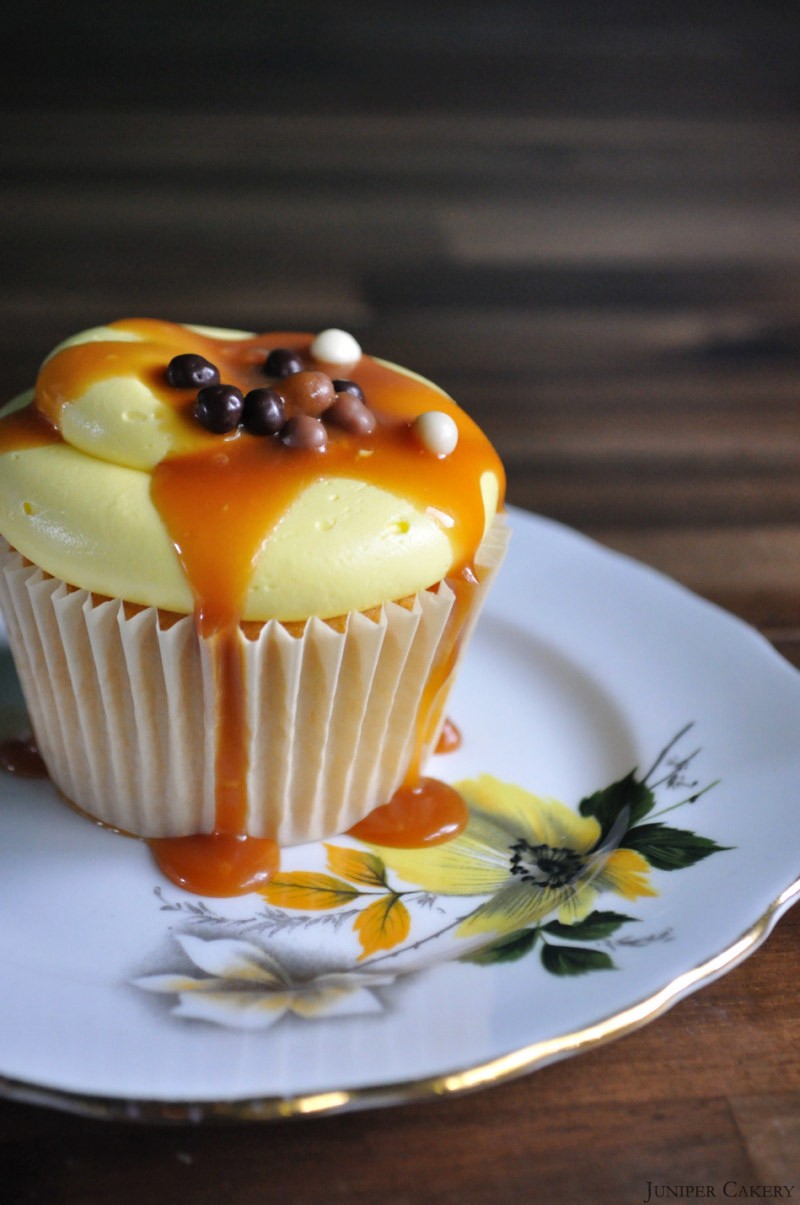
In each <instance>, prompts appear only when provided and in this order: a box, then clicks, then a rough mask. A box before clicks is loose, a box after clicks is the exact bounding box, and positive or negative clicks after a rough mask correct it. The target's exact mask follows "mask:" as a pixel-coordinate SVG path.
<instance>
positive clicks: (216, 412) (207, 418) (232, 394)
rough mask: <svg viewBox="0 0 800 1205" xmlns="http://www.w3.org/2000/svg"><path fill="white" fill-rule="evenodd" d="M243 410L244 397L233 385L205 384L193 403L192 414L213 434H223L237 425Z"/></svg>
mask: <svg viewBox="0 0 800 1205" xmlns="http://www.w3.org/2000/svg"><path fill="white" fill-rule="evenodd" d="M243 410H244V397H243V396H242V393H241V390H239V389H237V388H236V386H235V385H207V386H206V387H205V389H201V390H200V392H199V393H198V395H197V398H196V400H195V403H194V416H195V418H196V419H197V421H198V422H199V423H202V425H203V426H204V427H205V428H206V429H207V430H208V431H213V432H214V434H215V435H224V434H225V433H226V432H227V431H232V430H233V429H234V427H238V426H239V423H240V422H241V418H242V411H243Z"/></svg>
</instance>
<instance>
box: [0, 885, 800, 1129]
mask: <svg viewBox="0 0 800 1205" xmlns="http://www.w3.org/2000/svg"><path fill="white" fill-rule="evenodd" d="M798 899H800V878H798V879H796V880H795V881H794V882H793V883H792V884H791V885H790V886H789V887H787V888H786V889H785V890H784V891H782V892H781V894H780V895H779V896H778V898H777V899H776V900H774V901H773V903H772V904H771V905H770V906H769V908H767V910H766V911H765V912H764V913H763V914H762V915H761V916H760V917H759V918H758V920H756V921H755V922H754V923H753V924H752V925H751V926H750V927H749V928H748V929H746V930H745V932H744V933H742V935H741V936H740V937H738V938H737V939H736V940H735V941H734V942H732V944H731V945H729V946H727V947H726V948H725V949H724V950H722V951H721V952H720V953H719V954H715V955H713V956H712V957H711V958H708V959H707V960H706V961H705V962H702V963H700V964H699V965H697V966H695V967H692V968H691V970H688V971H684V972H683V973H682V974H680V975H678V976H676V978H675V979H673V980H671V982H670V983H668V984H666V985H665V986H664V987H662V988H659V990H658V991H656V992H653V993H652V995H650V996H647V997H646V998H645V999H644V1000H639V1001H638V1002H637V1003H635V1004H632V1005H629V1006H628V1007H627V1008H624V1009H622V1010H621V1011H620V1012H618V1013H615V1014H614V1015H613V1016H611V1017H606V1018H604V1019H603V1020H601V1021H596V1022H595V1023H594V1024H592V1025H587V1026H586V1027H585V1028H583V1029H578V1030H575V1031H574V1032H572V1033H566V1034H560V1035H559V1036H558V1037H554V1038H544V1039H542V1040H541V1041H538V1042H533V1043H531V1044H530V1045H528V1046H522V1047H520V1048H519V1049H518V1050H513V1051H511V1052H510V1053H509V1054H504V1055H500V1056H498V1057H497V1058H493V1059H489V1060H488V1061H487V1062H483V1063H475V1064H473V1065H472V1066H469V1067H463V1068H461V1069H460V1070H458V1071H450V1072H447V1073H445V1074H440V1075H433V1076H426V1077H422V1078H420V1079H414V1080H405V1081H399V1082H395V1083H386V1084H372V1085H370V1086H368V1087H362V1088H346V1089H341V1090H339V1091H329V1092H311V1093H307V1094H304V1095H299V1096H267V1097H248V1098H243V1099H238V1100H201V1101H181V1100H176V1101H167V1100H128V1099H125V1098H123V1097H119V1098H117V1097H113V1096H92V1095H85V1094H83V1093H80V1092H70V1091H68V1090H66V1089H62V1088H55V1087H50V1086H48V1085H47V1084H34V1083H29V1082H27V1081H25V1080H16V1079H9V1078H7V1077H5V1076H1V1075H0V1096H2V1097H5V1098H6V1099H8V1100H13V1101H18V1102H20V1103H22V1104H34V1105H47V1106H50V1107H52V1108H58V1109H61V1110H62V1111H64V1112H69V1113H77V1114H79V1115H80V1116H83V1117H94V1118H97V1119H99V1120H104V1121H130V1122H139V1123H146V1124H154V1123H160V1124H179V1125H183V1124H187V1123H188V1124H198V1123H210V1122H215V1121H218V1122H226V1121H284V1120H288V1119H289V1118H297V1117H319V1116H326V1115H329V1114H333V1113H344V1112H354V1111H356V1110H359V1109H369V1108H380V1107H384V1106H388V1105H399V1104H409V1103H411V1102H414V1101H427V1100H434V1099H437V1098H438V1099H442V1098H446V1097H449V1096H458V1095H461V1094H463V1093H466V1092H474V1091H477V1090H478V1089H479V1088H488V1087H491V1086H492V1085H495V1084H502V1083H505V1082H507V1081H508V1080H512V1079H516V1078H517V1077H519V1076H521V1075H524V1074H526V1073H527V1072H530V1071H534V1070H535V1069H536V1068H538V1067H543V1066H545V1065H546V1064H547V1063H553V1062H556V1061H557V1060H558V1059H562V1058H568V1057H569V1056H570V1055H575V1054H581V1053H583V1051H585V1050H591V1049H593V1048H594V1047H595V1046H600V1045H603V1044H604V1043H606V1042H610V1041H612V1040H613V1039H615V1038H621V1037H624V1036H625V1035H626V1034H628V1033H632V1032H633V1031H634V1030H636V1029H640V1028H642V1026H644V1025H646V1024H648V1023H649V1022H650V1021H653V1020H655V1019H656V1018H657V1017H660V1016H661V1015H662V1014H663V1013H665V1012H666V1011H667V1009H669V1008H671V1007H672V1005H673V1004H677V1002H678V1001H679V1000H681V999H682V998H683V997H684V996H687V995H688V994H689V993H690V992H692V991H694V990H696V989H697V988H700V987H702V986H704V985H705V984H707V983H711V982H712V981H713V980H714V979H717V978H719V977H720V976H721V975H724V974H726V973H727V972H728V971H731V970H733V968H734V967H736V966H738V964H739V963H741V962H743V961H744V959H745V958H747V957H748V955H750V954H752V953H753V952H754V951H755V950H756V949H757V948H758V947H759V946H760V945H761V944H762V943H763V942H764V941H765V940H766V938H767V937H768V936H769V934H770V932H771V930H772V928H773V927H774V925H775V924H776V923H777V921H778V920H779V919H780V917H781V916H782V915H783V913H784V912H785V911H786V910H788V908H789V907H790V906H791V905H792V904H795V903H797V902H798Z"/></svg>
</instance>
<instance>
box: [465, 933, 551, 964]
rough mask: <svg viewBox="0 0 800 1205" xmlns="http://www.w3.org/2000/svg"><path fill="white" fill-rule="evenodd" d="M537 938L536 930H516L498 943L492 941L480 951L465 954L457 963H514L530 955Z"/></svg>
mask: <svg viewBox="0 0 800 1205" xmlns="http://www.w3.org/2000/svg"><path fill="white" fill-rule="evenodd" d="M538 936H539V930H538V929H518V930H517V931H516V933H509V935H508V936H507V937H503V938H501V940H500V941H494V942H492V943H491V945H488V946H482V947H481V948H480V950H475V951H473V953H471V954H465V955H464V956H463V958H459V960H458V961H459V962H473V963H475V964H476V965H477V966H491V965H492V964H493V963H496V962H516V961H517V959H518V958H523V957H524V956H525V955H526V954H528V953H530V951H531V950H532V949H533V947H534V946H535V945H536V940H537V938H538Z"/></svg>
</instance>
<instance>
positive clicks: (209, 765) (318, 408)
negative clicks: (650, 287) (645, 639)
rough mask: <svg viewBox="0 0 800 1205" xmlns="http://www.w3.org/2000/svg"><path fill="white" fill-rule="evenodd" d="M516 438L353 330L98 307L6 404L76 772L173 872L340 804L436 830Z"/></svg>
mask: <svg viewBox="0 0 800 1205" xmlns="http://www.w3.org/2000/svg"><path fill="white" fill-rule="evenodd" d="M503 488H504V475H503V470H502V466H501V464H500V461H499V459H498V457H497V455H496V453H495V452H494V450H493V448H492V447H491V445H490V443H489V441H488V440H487V439H486V437H485V436H484V435H483V434H482V432H481V431H480V430H479V428H478V427H477V426H476V424H475V423H474V422H473V421H472V420H471V419H470V418H469V417H468V416H467V415H466V414H465V413H464V412H463V411H462V410H461V409H460V408H459V407H458V406H457V405H456V404H455V402H453V401H452V399H451V398H449V397H448V396H447V395H446V394H445V393H444V392H443V391H442V390H440V389H439V388H437V387H436V386H435V385H433V384H432V383H430V382H429V381H426V380H424V379H423V378H421V377H419V376H417V375H416V374H414V373H412V372H409V371H408V370H406V369H402V368H399V367H398V366H396V365H393V364H389V363H387V362H385V361H382V360H379V359H375V358H372V357H370V356H367V355H364V354H362V352H361V349H360V347H359V346H358V343H357V342H356V341H355V339H354V338H353V337H352V336H351V335H349V334H347V333H346V332H343V331H336V330H328V331H323V332H322V333H321V334H318V335H316V336H313V335H310V334H298V333H286V332H278V333H269V334H264V335H253V334H248V333H243V332H238V331H221V330H216V329H213V328H206V327H196V326H184V325H177V324H173V323H168V322H161V321H157V320H149V319H148V320H145V319H136V320H126V321H121V322H115V323H112V324H110V325H109V326H104V327H97V328H94V329H92V330H89V331H84V332H82V333H81V334H79V335H76V336H74V337H73V338H71V339H68V340H67V341H66V342H64V343H62V344H60V345H59V346H58V347H57V348H56V349H55V350H54V351H53V352H52V353H51V354H50V355H49V356H48V357H47V359H46V360H45V361H44V363H43V365H42V368H41V370H40V372H39V376H38V379H37V383H36V387H35V390H34V391H33V392H32V393H30V394H27V395H24V396H23V397H22V398H20V399H17V401H16V402H14V403H12V405H11V407H10V408H9V409H8V410H7V411H6V414H5V415H4V417H3V418H2V419H0V537H1V538H0V604H2V607H3V612H4V614H5V618H6V624H7V628H8V632H9V639H10V643H11V648H12V652H13V654H14V658H15V662H16V665H17V669H18V672H19V676H20V680H21V683H22V687H23V690H24V692H25V697H26V702H27V705H28V709H29V713H30V718H31V723H32V726H33V729H34V733H35V737H36V742H37V745H38V748H39V750H40V752H41V756H42V758H43V760H44V763H45V765H46V767H47V771H48V773H49V775H50V777H51V779H52V781H53V782H54V784H55V785H56V786H57V788H58V789H59V790H60V791H61V793H62V794H63V795H64V796H65V797H66V799H67V800H69V801H70V802H71V803H72V804H73V805H74V806H75V807H77V808H78V809H80V810H81V811H83V812H85V813H86V814H87V815H88V816H90V817H92V818H93V819H95V820H97V821H99V822H101V823H103V824H105V825H107V826H109V827H112V828H115V829H118V830H120V831H122V832H125V833H129V834H132V835H135V836H138V837H142V838H145V839H146V840H148V841H149V842H150V844H151V847H152V848H153V850H154V852H155V854H156V858H157V860H158V861H159V863H160V864H161V866H162V868H163V869H164V870H165V871H166V873H167V874H169V875H170V876H171V877H172V878H173V879H174V880H175V881H177V882H180V883H182V884H183V885H185V886H188V887H190V888H193V889H195V890H201V891H203V892H204V893H207V894H234V893H237V892H241V891H245V890H249V889H251V888H252V887H253V885H254V884H256V883H257V882H259V881H261V879H263V878H264V877H265V876H267V875H268V874H269V873H270V871H271V869H274V867H275V865H276V864H277V858H278V850H279V848H280V846H283V845H294V844H298V843H301V842H304V841H310V840H317V839H320V838H322V837H326V836H331V835H333V834H335V833H341V832H344V831H347V830H351V829H352V828H353V827H354V826H358V827H357V829H356V831H357V832H358V833H360V834H361V835H364V834H367V835H369V834H370V833H379V834H380V836H381V839H382V840H383V842H384V843H386V841H387V839H388V840H396V841H398V842H402V843H414V842H421V843H422V842H425V841H434V840H440V839H444V837H446V836H447V834H448V832H451V831H455V829H457V827H458V824H459V823H460V819H459V816H458V804H457V802H456V800H455V799H454V798H452V796H453V795H454V793H453V792H449V791H448V789H447V788H444V787H437V785H436V783H435V780H431V779H425V778H423V768H424V766H425V762H426V760H427V758H428V755H429V754H430V753H431V751H432V750H433V749H434V748H435V745H436V742H437V739H438V736H439V732H440V729H441V726H442V723H443V721H444V718H445V717H444V707H445V702H446V698H447V694H448V691H449V689H450V686H451V685H452V682H453V678H454V675H455V672H456V668H457V665H458V663H459V662H460V660H461V657H462V654H463V651H464V648H465V646H466V643H467V639H468V636H469V634H470V632H471V630H472V626H473V624H474V621H475V619H476V617H477V615H478V612H479V610H480V607H481V605H482V603H483V600H484V597H485V595H486V590H487V587H488V585H489V583H490V581H491V579H492V576H493V574H494V572H495V570H496V569H497V567H498V565H499V563H500V561H501V560H502V556H503V552H504V550H505V545H506V539H507V532H506V527H505V523H504V520H503V515H502V509H501V508H502V498H503Z"/></svg>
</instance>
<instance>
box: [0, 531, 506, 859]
mask: <svg viewBox="0 0 800 1205" xmlns="http://www.w3.org/2000/svg"><path fill="white" fill-rule="evenodd" d="M507 542H508V529H507V526H506V523H505V520H504V518H503V516H498V518H497V519H496V520H495V522H494V523H493V525H492V527H491V528H490V530H489V532H488V533H487V535H486V537H485V539H484V541H483V543H482V544H481V547H480V549H479V550H478V554H477V556H476V561H475V564H476V569H477V571H478V578H479V584H478V586H477V587H475V595H474V597H473V599H472V605H471V606H470V610H469V615H468V617H467V621H466V624H467V627H468V628H471V627H472V626H473V625H474V623H475V620H476V619H477V616H478V613H479V611H480V609H481V607H482V605H483V601H484V598H485V595H486V593H487V590H488V588H489V585H490V583H491V580H492V578H493V577H494V575H495V572H496V570H497V568H498V567H499V565H500V563H501V561H502V559H503V556H504V554H505V550H506V546H507ZM0 605H2V608H3V612H4V615H5V619H6V626H7V629H8V634H9V641H10V644H11V650H12V653H13V655H14V660H15V663H16V666H17V671H18V673H19V677H20V681H21V684H22V689H23V692H24V694H25V700H26V704H27V707H28V712H29V715H30V720H31V724H32V727H33V730H34V734H35V737H36V742H37V745H38V748H39V751H40V753H41V755H42V758H43V760H44V762H45V765H46V767H47V770H48V773H49V775H50V777H51V779H52V781H53V782H54V783H55V785H56V786H57V787H58V788H59V790H60V791H61V792H62V793H63V794H64V795H65V796H66V798H67V799H68V800H69V801H70V802H72V803H74V804H76V805H77V806H78V807H79V808H80V809H81V810H82V811H84V812H86V813H88V814H89V815H90V816H92V817H95V818H96V819H98V820H101V821H102V822H103V823H105V824H107V825H110V826H112V827H114V828H118V829H121V830H123V831H125V832H128V833H133V834H135V835H138V836H142V837H162V836H163V837H166V836H185V835H189V834H192V833H209V832H213V831H214V828H215V790H214V762H215V755H216V742H215V735H216V690H215V682H214V656H213V652H214V650H213V649H212V648H211V647H210V644H211V641H213V640H214V639H217V638H215V637H212V638H211V640H208V641H207V640H202V639H200V638H199V637H198V635H197V632H196V628H195V623H194V619H193V617H192V616H182V617H175V616H165V615H164V614H163V613H160V612H158V611H157V610H156V609H155V608H153V607H149V608H138V607H130V606H127V605H126V604H125V603H124V602H122V601H120V600H117V599H98V598H97V597H96V596H92V595H91V594H89V593H87V591H85V590H80V589H76V588H74V587H72V586H68V585H66V584H65V583H64V582H61V581H59V580H57V579H55V578H53V577H51V576H50V575H48V574H46V573H44V572H43V571H42V570H41V569H39V568H37V567H36V566H35V565H32V564H31V563H30V562H29V561H27V560H25V559H23V557H22V556H20V555H19V554H18V553H17V552H16V551H14V550H13V549H11V548H10V547H9V545H8V544H7V543H6V542H5V541H4V540H2V538H0ZM453 605H454V594H453V592H452V590H451V589H450V587H449V586H448V585H447V584H446V583H440V585H439V587H438V589H437V590H436V591H431V590H424V591H420V592H419V593H418V594H417V595H415V596H414V597H413V599H412V600H404V601H403V603H402V604H400V603H394V602H390V603H386V604H384V605H383V606H382V607H381V608H380V609H379V610H377V611H376V612H372V613H370V614H365V613H361V612H352V613H351V614H350V615H348V616H347V617H346V621H345V622H343V623H340V624H337V625H336V626H331V625H330V624H328V623H326V622H324V621H323V620H320V619H316V618H313V619H310V620H308V621H307V622H306V624H305V628H304V631H303V632H302V634H301V635H297V634H295V632H294V631H292V630H289V629H288V628H287V627H286V626H285V625H284V624H283V623H281V622H280V621H278V620H269V621H267V622H265V623H264V624H262V625H260V626H259V627H258V631H257V634H256V635H255V637H254V638H250V634H249V633H250V632H251V630H252V627H253V625H248V629H247V631H248V635H245V632H244V631H242V630H240V631H239V633H238V639H239V640H240V642H241V646H242V648H243V653H244V665H245V689H246V694H247V700H246V706H247V733H248V736H247V740H248V759H247V763H248V768H247V788H248V790H247V795H248V816H247V823H246V831H247V832H248V833H249V834H250V835H252V836H257V837H272V838H273V839H275V840H277V841H278V842H280V844H282V845H295V844H299V843H301V842H303V841H310V840H317V839H319V838H321V837H325V836H331V835H333V834H334V833H339V832H344V831H345V830H346V829H348V828H350V827H351V826H352V825H353V824H355V823H356V822H357V821H358V820H360V819H362V818H363V817H364V816H365V815H367V813H369V812H370V811H371V810H372V809H373V808H374V807H377V806H378V805H379V804H382V803H385V802H387V800H389V799H390V798H391V796H392V794H393V793H394V792H395V790H396V789H397V788H398V787H399V786H400V785H401V784H402V781H403V778H404V775H405V773H406V770H407V769H408V766H409V763H410V760H411V758H412V756H413V753H414V748H415V733H416V718H417V713H418V711H419V709H420V704H421V701H422V697H423V692H424V689H425V684H426V681H427V679H428V675H429V673H430V672H431V669H432V667H433V665H434V662H435V658H436V651H437V647H438V646H439V642H440V640H441V638H442V635H443V633H444V630H445V626H446V624H447V620H448V618H449V616H450V613H451V610H452V608H453ZM340 628H341V629H342V630H338V629H340ZM468 635H469V632H467V631H465V633H464V635H463V637H462V638H461V643H460V649H459V658H460V657H461V656H463V651H464V648H465V647H466V645H467V643H468ZM435 735H436V734H433V738H434V739H435ZM432 743H433V741H431V742H429V747H430V744H432Z"/></svg>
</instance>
